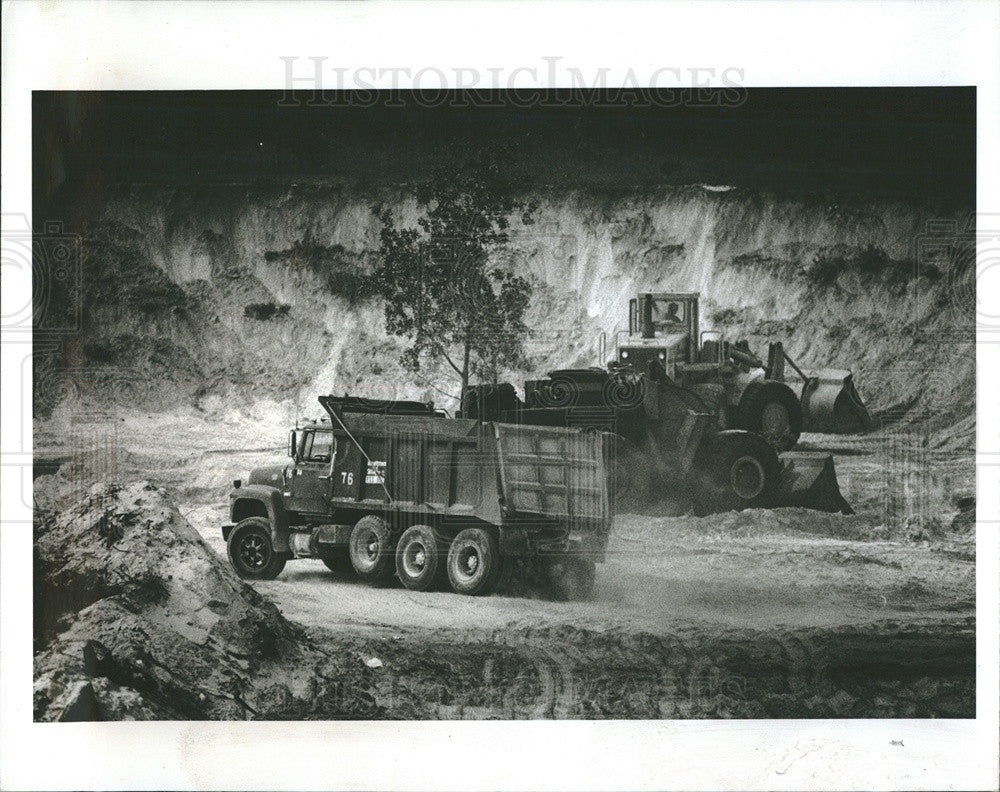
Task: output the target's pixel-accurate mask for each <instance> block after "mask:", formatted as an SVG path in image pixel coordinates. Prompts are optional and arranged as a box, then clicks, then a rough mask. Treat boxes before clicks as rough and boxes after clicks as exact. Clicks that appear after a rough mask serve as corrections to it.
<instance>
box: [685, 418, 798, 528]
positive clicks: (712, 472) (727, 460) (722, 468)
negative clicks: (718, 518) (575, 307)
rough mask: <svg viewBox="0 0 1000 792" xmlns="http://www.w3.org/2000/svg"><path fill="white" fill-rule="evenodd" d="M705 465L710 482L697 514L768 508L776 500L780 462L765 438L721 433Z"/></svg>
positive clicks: (738, 433)
mask: <svg viewBox="0 0 1000 792" xmlns="http://www.w3.org/2000/svg"><path fill="white" fill-rule="evenodd" d="M705 464H706V465H707V473H708V481H707V485H706V486H704V487H702V491H701V492H700V493H699V496H698V499H697V504H696V512H697V513H698V514H710V513H712V512H717V511H731V510H734V509H735V510H741V509H748V508H752V507H761V506H769V505H771V503H772V502H773V501H774V495H775V492H776V491H777V488H778V483H779V477H780V475H781V463H780V462H779V461H778V455H777V454H775V453H774V449H773V448H771V447H770V446H769V445H768V444H767V443H766V442H765V441H764V439H763V438H761V437H759V436H757V435H752V434H746V433H744V432H735V433H733V434H728V433H721V434H719V435H718V436H717V437H716V438H715V441H714V444H713V449H712V453H711V454H710V455H709V457H708V459H707V461H706V463H705Z"/></svg>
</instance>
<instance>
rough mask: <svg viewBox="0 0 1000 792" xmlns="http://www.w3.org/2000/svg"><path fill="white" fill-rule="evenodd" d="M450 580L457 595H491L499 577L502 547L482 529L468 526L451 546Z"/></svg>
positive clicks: (449, 552)
mask: <svg viewBox="0 0 1000 792" xmlns="http://www.w3.org/2000/svg"><path fill="white" fill-rule="evenodd" d="M447 566H448V580H449V582H450V583H451V588H452V590H453V591H454V592H455V593H457V594H469V595H472V596H478V595H482V594H490V593H492V592H493V590H494V589H495V588H496V585H497V582H498V581H499V580H500V566H501V559H500V546H499V545H498V544H497V540H496V537H494V536H493V535H492V534H491V533H489V532H488V531H485V530H483V529H482V528H466V529H465V530H464V531H461V532H460V533H459V534H458V536H456V537H455V538H454V539H453V540H452V542H451V546H450V547H449V548H448V564H447Z"/></svg>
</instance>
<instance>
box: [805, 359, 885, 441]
mask: <svg viewBox="0 0 1000 792" xmlns="http://www.w3.org/2000/svg"><path fill="white" fill-rule="evenodd" d="M805 374H806V377H807V379H806V382H805V385H803V387H802V399H801V401H802V429H803V431H806V432H824V433H828V434H852V433H854V432H866V431H868V430H869V429H871V428H872V419H871V416H870V415H869V414H868V408H867V407H865V403H864V402H863V401H861V396H860V395H859V394H858V390H857V388H855V387H854V375H853V374H851V372H850V371H846V370H844V369H820V370H818V371H807V372H805Z"/></svg>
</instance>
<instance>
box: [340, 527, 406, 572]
mask: <svg viewBox="0 0 1000 792" xmlns="http://www.w3.org/2000/svg"><path fill="white" fill-rule="evenodd" d="M348 552H349V553H350V557H351V566H353V567H354V571H355V572H357V573H358V577H360V578H361V579H362V580H364V581H367V582H368V583H385V582H386V581H387V580H388V579H389V577H390V576H391V575H392V570H393V560H394V555H395V553H394V548H393V545H392V534H391V533H390V531H389V526H388V524H387V523H386V521H385V520H383V519H382V518H381V517H376V516H375V515H373V514H369V515H368V516H367V517H362V518H361V519H360V520H358V523H357V525H355V526H354V530H352V531H351V541H350V543H349V544H348Z"/></svg>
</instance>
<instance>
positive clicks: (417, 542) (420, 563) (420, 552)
mask: <svg viewBox="0 0 1000 792" xmlns="http://www.w3.org/2000/svg"><path fill="white" fill-rule="evenodd" d="M442 555H443V554H442V552H441V548H440V547H439V545H438V539H437V537H436V536H435V535H434V531H433V529H431V528H430V527H428V526H426V525H412V526H410V527H409V528H407V529H406V531H405V532H404V533H403V535H402V536H401V537H400V538H399V542H398V543H397V544H396V577H398V578H399V582H400V583H402V584H403V585H404V586H405V587H406V588H408V589H410V590H411V591H427V589H429V588H431V587H432V586H433V585H434V584H435V582H437V580H438V578H439V573H440V572H441V571H442V567H443V566H444V564H443V562H442V558H441V556H442Z"/></svg>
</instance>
